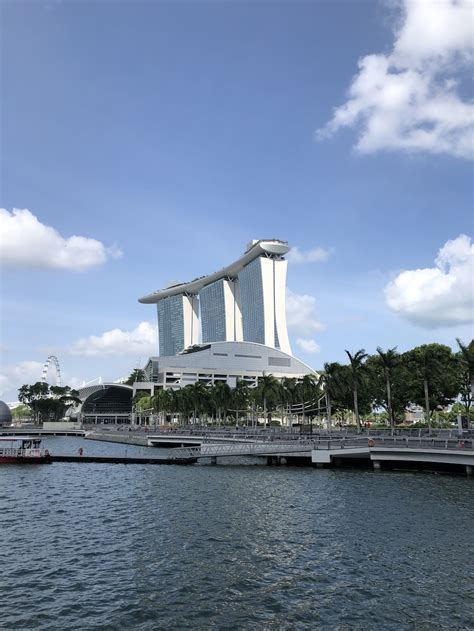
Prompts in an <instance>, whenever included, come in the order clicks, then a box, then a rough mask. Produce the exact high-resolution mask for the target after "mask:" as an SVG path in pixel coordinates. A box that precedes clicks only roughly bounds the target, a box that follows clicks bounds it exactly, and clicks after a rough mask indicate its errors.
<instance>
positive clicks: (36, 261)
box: [0, 208, 122, 272]
mask: <svg viewBox="0 0 474 631" xmlns="http://www.w3.org/2000/svg"><path fill="white" fill-rule="evenodd" d="M0 226H1V230H0V260H1V262H2V263H3V264H4V265H9V266H13V267H30V268H31V267H33V268H43V269H57V270H72V271H78V272H81V271H84V270H86V269H89V268H90V267H95V266H97V265H101V264H103V263H105V261H106V260H107V257H108V256H110V257H112V258H119V257H120V256H122V252H121V251H120V250H119V249H118V248H117V247H116V246H112V247H110V248H106V247H105V246H104V244H103V243H101V242H100V241H97V240H96V239H89V238H87V237H78V236H72V237H68V238H64V237H62V236H61V235H60V234H59V232H57V230H55V229H54V228H52V227H51V226H46V225H45V224H43V223H41V222H40V221H39V220H38V219H37V217H35V215H33V213H31V212H30V211H29V210H27V209H24V210H19V209H17V208H15V209H13V211H12V212H11V213H10V212H9V211H8V210H6V209H5V208H0Z"/></svg>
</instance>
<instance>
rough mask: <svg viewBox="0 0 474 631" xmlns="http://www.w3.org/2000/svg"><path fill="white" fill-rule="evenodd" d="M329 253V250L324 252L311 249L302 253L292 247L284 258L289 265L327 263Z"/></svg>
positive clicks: (319, 249) (323, 250)
mask: <svg viewBox="0 0 474 631" xmlns="http://www.w3.org/2000/svg"><path fill="white" fill-rule="evenodd" d="M331 252H332V251H331V250H325V249H324V248H313V249H312V250H306V251H304V250H300V249H299V248H297V247H294V248H291V250H290V251H289V252H288V254H287V255H286V258H287V259H288V261H290V263H320V262H322V261H327V259H328V258H329V256H330V255H331Z"/></svg>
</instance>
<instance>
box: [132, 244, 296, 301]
mask: <svg viewBox="0 0 474 631" xmlns="http://www.w3.org/2000/svg"><path fill="white" fill-rule="evenodd" d="M289 250H290V246H289V245H288V242H287V241H281V240H280V239H269V240H263V239H260V240H258V241H255V242H251V243H249V245H248V247H247V250H246V251H245V253H244V254H243V255H242V256H241V257H240V258H239V259H237V260H236V261H234V263H231V264H230V265H228V266H227V267H224V268H223V269H221V270H219V271H217V272H213V273H212V274H208V275H207V276H200V277H198V278H195V279H193V280H191V281H189V282H187V283H178V284H173V285H171V286H170V287H165V288H164V289H159V290H157V291H154V292H153V293H151V294H148V295H146V296H143V297H142V298H140V299H139V300H138V302H141V303H142V304H154V303H157V302H159V301H160V300H162V299H163V298H168V297H169V296H177V295H180V294H190V295H195V294H199V292H200V291H201V289H203V288H204V287H206V286H207V285H210V284H212V283H214V282H215V281H217V280H220V279H222V278H234V277H236V276H237V274H238V273H239V272H240V271H241V270H242V269H243V268H244V267H245V266H246V265H248V264H249V263H250V262H252V261H253V260H254V259H256V258H258V257H259V256H267V257H269V258H280V257H282V256H284V255H285V254H286V253H287V252H288V251H289Z"/></svg>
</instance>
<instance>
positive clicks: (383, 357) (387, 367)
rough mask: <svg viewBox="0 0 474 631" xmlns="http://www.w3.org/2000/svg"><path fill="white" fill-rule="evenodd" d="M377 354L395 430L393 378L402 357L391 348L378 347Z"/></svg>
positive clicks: (395, 348)
mask: <svg viewBox="0 0 474 631" xmlns="http://www.w3.org/2000/svg"><path fill="white" fill-rule="evenodd" d="M377 353H378V354H379V360H380V363H381V364H382V368H383V371H384V375H385V387H386V388H387V407H388V417H389V419H390V427H391V429H392V434H393V430H394V428H395V419H394V417H393V405H392V377H393V371H394V369H395V367H396V366H397V365H398V362H399V360H400V355H399V354H398V353H397V347H396V346H394V347H393V348H389V349H388V350H387V351H384V350H383V349H382V348H381V347H380V346H377Z"/></svg>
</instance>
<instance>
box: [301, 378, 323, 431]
mask: <svg viewBox="0 0 474 631" xmlns="http://www.w3.org/2000/svg"><path fill="white" fill-rule="evenodd" d="M320 394H321V390H320V388H319V384H318V379H317V377H315V376H314V375H312V374H308V375H305V376H304V377H303V378H302V379H301V380H300V381H299V382H298V383H297V385H296V397H297V401H298V403H300V404H301V410H302V422H303V425H304V424H305V420H306V410H307V409H308V408H309V409H311V408H314V407H315V405H316V404H317V402H318V398H319V396H320Z"/></svg>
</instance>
